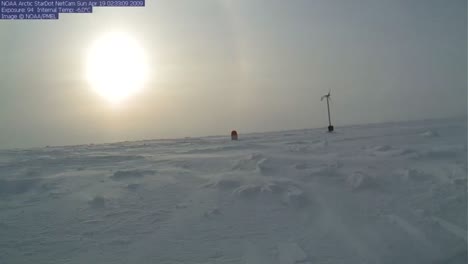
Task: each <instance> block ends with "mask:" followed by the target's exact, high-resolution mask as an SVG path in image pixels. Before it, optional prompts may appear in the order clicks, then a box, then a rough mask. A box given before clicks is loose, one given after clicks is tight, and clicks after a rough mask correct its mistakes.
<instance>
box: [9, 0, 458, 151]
mask: <svg viewBox="0 0 468 264" xmlns="http://www.w3.org/2000/svg"><path fill="white" fill-rule="evenodd" d="M146 2H147V6H146V7H144V8H133V9H132V8H100V9H98V8H95V10H94V13H93V14H69V15H61V18H60V20H58V21H0V48H1V50H2V52H1V55H0V148H14V147H34V146H46V145H70V144H82V143H101V142H113V141H122V140H139V139H153V138H177V137H186V136H204V135H219V134H226V135H229V132H230V131H231V129H237V130H238V131H239V132H240V133H241V134H242V133H246V132H261V131H271V130H287V129H298V128H316V127H326V126H327V125H328V124H327V114H326V105H325V103H324V102H320V97H321V96H322V95H323V94H325V93H327V92H328V90H329V89H331V90H332V100H333V101H332V104H331V110H332V121H333V122H334V125H335V126H336V127H337V129H339V126H343V125H347V124H356V123H374V122H385V121H398V120H413V119H426V118H442V117H453V116H463V115H466V110H467V106H466V104H467V1H465V0H445V1H440V0H411V1H408V0H290V1H284V0H235V1H234V0H232V1H228V0H197V1H195V0H147V1H146ZM110 31H122V32H126V33H128V34H130V35H132V36H133V37H134V38H135V39H136V40H137V41H138V42H139V43H140V45H141V46H142V47H143V48H144V49H145V52H146V54H147V55H148V61H149V65H150V80H149V82H148V83H147V84H146V86H145V89H144V90H143V91H142V92H141V93H139V94H137V95H136V96H134V97H131V98H128V100H126V101H125V102H124V103H123V104H122V105H120V106H119V107H115V106H111V105H110V104H109V103H108V102H107V101H106V100H105V99H104V98H102V97H100V96H98V95H97V94H96V92H95V91H93V90H92V89H91V88H90V85H89V84H88V83H87V81H86V80H85V77H84V72H85V67H84V66H85V57H86V54H87V51H88V50H89V47H90V45H91V44H92V43H93V41H94V40H96V39H97V38H99V37H100V36H102V35H103V34H105V33H106V32H110Z"/></svg>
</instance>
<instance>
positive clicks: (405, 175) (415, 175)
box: [399, 169, 433, 182]
mask: <svg viewBox="0 0 468 264" xmlns="http://www.w3.org/2000/svg"><path fill="white" fill-rule="evenodd" d="M399 174H400V176H401V177H402V179H403V180H404V181H416V182H422V181H429V180H431V179H432V178H433V176H432V175H431V174H428V173H425V172H424V171H421V170H418V169H406V170H402V171H400V172H399Z"/></svg>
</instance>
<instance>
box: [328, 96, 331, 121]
mask: <svg viewBox="0 0 468 264" xmlns="http://www.w3.org/2000/svg"><path fill="white" fill-rule="evenodd" d="M328 99H329V97H327V108H328V125H329V126H331V118H330V104H329V103H328Z"/></svg>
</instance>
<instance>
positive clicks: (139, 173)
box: [111, 170, 156, 180]
mask: <svg viewBox="0 0 468 264" xmlns="http://www.w3.org/2000/svg"><path fill="white" fill-rule="evenodd" d="M154 174H156V172H155V171H154V170H119V171H116V172H114V174H113V175H112V176H111V178H112V179H114V180H124V179H132V178H142V177H144V176H145V175H154Z"/></svg>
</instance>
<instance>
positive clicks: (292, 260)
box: [278, 242, 311, 264]
mask: <svg viewBox="0 0 468 264" xmlns="http://www.w3.org/2000/svg"><path fill="white" fill-rule="evenodd" d="M278 255H279V263H280V264H299V263H301V264H311V262H309V261H308V258H307V254H306V253H305V252H304V250H302V248H300V247H299V246H298V245H297V244H296V243H291V242H284V243H280V244H278Z"/></svg>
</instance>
